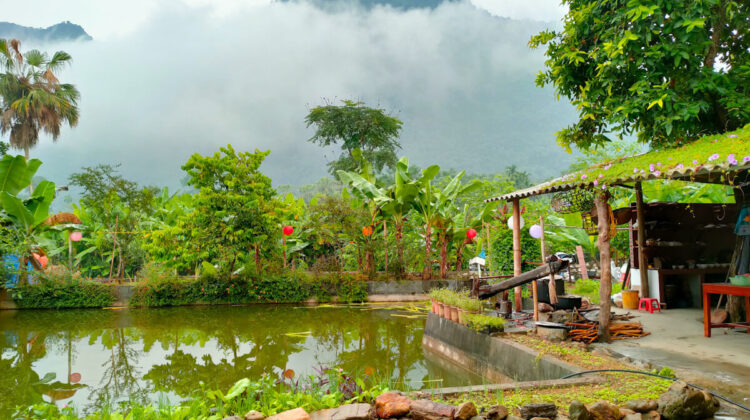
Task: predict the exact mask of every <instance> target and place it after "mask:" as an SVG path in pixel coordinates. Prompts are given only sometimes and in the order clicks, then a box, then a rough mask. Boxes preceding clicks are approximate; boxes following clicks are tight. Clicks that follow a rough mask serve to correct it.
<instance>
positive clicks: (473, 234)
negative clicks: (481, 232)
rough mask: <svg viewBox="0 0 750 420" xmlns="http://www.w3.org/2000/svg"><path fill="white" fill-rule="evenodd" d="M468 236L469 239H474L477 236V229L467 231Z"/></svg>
mask: <svg viewBox="0 0 750 420" xmlns="http://www.w3.org/2000/svg"><path fill="white" fill-rule="evenodd" d="M466 237H467V238H469V239H474V238H476V237H477V231H476V230H474V229H469V230H467V231H466Z"/></svg>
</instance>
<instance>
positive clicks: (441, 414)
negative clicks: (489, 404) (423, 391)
mask: <svg viewBox="0 0 750 420" xmlns="http://www.w3.org/2000/svg"><path fill="white" fill-rule="evenodd" d="M410 409H411V414H410V417H411V418H412V420H451V419H453V414H454V413H455V411H456V407H454V406H452V405H447V404H441V403H438V402H435V401H430V400H416V401H412V402H411V406H410ZM475 410H476V408H475Z"/></svg>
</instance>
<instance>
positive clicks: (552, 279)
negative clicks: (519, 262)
mask: <svg viewBox="0 0 750 420" xmlns="http://www.w3.org/2000/svg"><path fill="white" fill-rule="evenodd" d="M539 226H541V228H542V262H547V249H546V248H547V247H546V246H545V241H544V217H542V216H539ZM548 286H549V301H550V303H551V304H553V305H557V302H558V301H557V289H556V288H555V286H556V284H555V275H554V274H552V273H550V275H549V285H548Z"/></svg>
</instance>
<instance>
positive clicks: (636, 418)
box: [622, 413, 643, 420]
mask: <svg viewBox="0 0 750 420" xmlns="http://www.w3.org/2000/svg"><path fill="white" fill-rule="evenodd" d="M622 420H643V414H641V413H632V414H628V415H627V416H625V417H623V418H622Z"/></svg>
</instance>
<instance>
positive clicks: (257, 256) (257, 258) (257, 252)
mask: <svg viewBox="0 0 750 420" xmlns="http://www.w3.org/2000/svg"><path fill="white" fill-rule="evenodd" d="M255 271H256V272H257V273H260V246H259V245H258V244H255Z"/></svg>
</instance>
